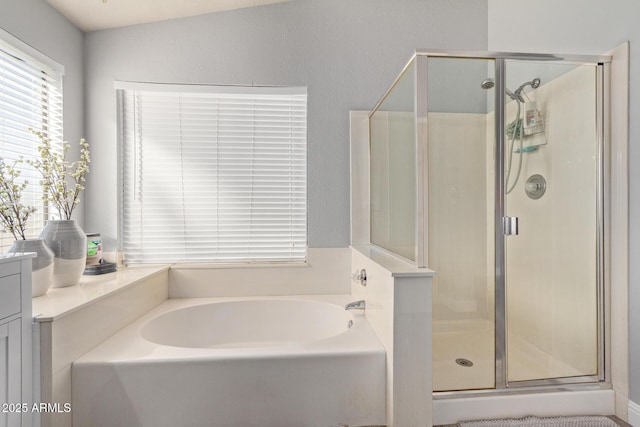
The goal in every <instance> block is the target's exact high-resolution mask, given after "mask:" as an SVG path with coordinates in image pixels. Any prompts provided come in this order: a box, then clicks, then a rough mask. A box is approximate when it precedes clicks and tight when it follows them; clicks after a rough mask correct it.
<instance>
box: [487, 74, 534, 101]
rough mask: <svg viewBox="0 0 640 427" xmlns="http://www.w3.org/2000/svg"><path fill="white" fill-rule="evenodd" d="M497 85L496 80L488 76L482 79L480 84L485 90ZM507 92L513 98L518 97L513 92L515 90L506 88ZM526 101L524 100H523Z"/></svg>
mask: <svg viewBox="0 0 640 427" xmlns="http://www.w3.org/2000/svg"><path fill="white" fill-rule="evenodd" d="M495 85H496V81H495V80H493V79H492V78H488V79H485V80H483V81H482V83H481V84H480V87H481V88H482V89H484V90H489V89H493V87H494V86H495ZM504 91H505V93H506V94H507V96H508V97H509V98H511V99H516V97H515V95H514V94H513V92H511V91H510V90H509V89H505V90H504ZM523 102H524V101H523Z"/></svg>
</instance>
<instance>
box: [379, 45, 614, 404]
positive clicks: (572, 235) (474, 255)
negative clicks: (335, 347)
mask: <svg viewBox="0 0 640 427" xmlns="http://www.w3.org/2000/svg"><path fill="white" fill-rule="evenodd" d="M609 64H610V58H609V57H604V56H557V55H543V54H511V53H469V52H456V53H451V52H443V51H428V52H427V51H418V52H416V54H415V55H414V56H413V58H412V59H411V61H410V62H409V63H408V65H407V66H406V67H405V68H404V70H403V71H402V73H401V74H400V76H399V77H398V78H397V80H396V81H395V82H394V84H393V85H392V87H391V88H390V89H389V91H388V92H387V93H386V94H385V96H384V97H383V98H382V100H381V101H380V102H379V103H378V104H377V105H376V107H375V108H374V109H373V111H372V112H371V113H370V115H369V138H370V162H369V169H370V177H369V179H370V183H369V186H370V221H371V226H370V240H371V244H372V245H374V246H376V247H378V248H381V249H382V250H385V251H388V252H391V253H393V254H395V255H397V256H400V257H402V258H404V259H405V260H407V261H409V262H411V263H413V264H415V265H417V266H419V267H428V268H430V269H432V270H434V271H436V273H437V276H436V277H435V279H434V288H433V390H434V392H435V393H436V394H435V396H436V399H437V398H438V397H437V396H438V395H443V396H451V395H458V394H461V395H462V394H465V393H466V394H473V393H476V394H477V393H484V392H487V391H494V390H506V389H517V390H520V391H523V390H526V389H538V390H539V389H540V388H545V387H549V388H552V387H556V388H557V387H558V385H561V386H562V387H564V388H567V387H580V385H582V386H585V385H591V386H593V385H594V384H596V385H597V384H599V383H603V382H605V381H606V379H607V372H606V369H605V368H606V363H605V362H606V360H605V347H606V336H605V321H604V320H605V307H606V306H607V300H606V299H607V295H608V294H607V280H606V278H607V258H606V251H605V247H606V242H607V239H608V236H607V233H606V230H607V227H606V221H607V220H608V218H607V217H606V215H605V209H604V202H605V197H606V194H605V191H604V188H605V184H606V179H607V178H606V172H607V171H606V165H607V164H608V159H607V158H606V157H607V156H608V151H607V120H608V119H607V114H606V113H607V103H606V99H607V96H608V95H607V93H606V92H607V90H608V87H609V84H608V81H607V80H608V78H609V77H608V76H609ZM574 384H578V386H573V385H574Z"/></svg>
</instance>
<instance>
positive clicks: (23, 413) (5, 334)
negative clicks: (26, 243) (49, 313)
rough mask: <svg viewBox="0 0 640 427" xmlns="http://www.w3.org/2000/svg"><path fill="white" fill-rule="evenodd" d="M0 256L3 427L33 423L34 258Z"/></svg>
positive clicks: (0, 408) (0, 425)
mask: <svg viewBox="0 0 640 427" xmlns="http://www.w3.org/2000/svg"><path fill="white" fill-rule="evenodd" d="M32 257H35V254H34V255H33V256H30V255H29V254H21V255H13V254H9V255H0V427H20V426H22V427H27V426H29V427H30V426H31V409H32V408H31V405H32V398H31V388H32V385H31V372H32V360H31V258H32Z"/></svg>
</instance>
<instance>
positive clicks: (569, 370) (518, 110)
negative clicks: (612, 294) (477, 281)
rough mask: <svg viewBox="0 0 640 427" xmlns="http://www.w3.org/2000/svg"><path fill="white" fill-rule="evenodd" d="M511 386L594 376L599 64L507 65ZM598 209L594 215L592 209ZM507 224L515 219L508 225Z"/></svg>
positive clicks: (599, 213) (596, 370)
mask: <svg viewBox="0 0 640 427" xmlns="http://www.w3.org/2000/svg"><path fill="white" fill-rule="evenodd" d="M505 64H506V90H505V92H506V94H505V100H506V101H505V102H506V104H505V145H504V146H505V158H504V164H505V166H504V172H505V215H506V216H507V217H512V218H517V234H516V230H508V229H507V230H506V233H505V234H509V232H511V233H512V235H508V236H505V248H506V250H505V262H506V265H505V282H506V328H507V336H506V341H507V345H506V352H507V382H508V383H509V385H517V384H514V383H518V382H523V381H525V382H527V383H521V384H522V385H530V384H532V383H531V381H535V380H543V379H554V378H556V379H557V378H567V380H566V382H574V381H580V379H581V378H583V377H590V378H591V380H593V377H595V376H597V375H598V374H599V373H600V372H599V364H598V360H599V358H598V354H599V344H598V342H599V330H598V317H599V312H598V302H599V298H601V294H600V292H599V279H598V278H599V275H600V274H601V266H600V265H599V264H598V259H599V258H600V257H599V256H598V251H599V244H600V239H601V237H600V236H599V232H601V227H600V225H599V224H601V220H602V211H601V207H600V205H599V203H598V202H597V201H598V200H599V197H598V196H599V194H598V192H599V191H600V190H599V188H600V180H601V174H600V166H599V164H600V161H601V160H600V159H601V154H600V142H601V141H600V138H599V136H598V132H599V131H600V126H599V124H598V123H597V121H596V117H597V116H598V114H597V99H598V83H597V82H598V77H599V71H598V66H597V65H594V64H588V65H575V64H566V63H565V64H560V63H548V62H547V63H544V62H534V61H516V60H512V61H506V62H505ZM599 210H600V211H599ZM511 224H513V225H515V220H513V221H512V222H511Z"/></svg>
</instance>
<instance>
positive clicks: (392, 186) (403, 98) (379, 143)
mask: <svg viewBox="0 0 640 427" xmlns="http://www.w3.org/2000/svg"><path fill="white" fill-rule="evenodd" d="M415 68H416V67H415V62H412V63H411V64H409V65H408V66H407V68H406V69H405V70H404V72H403V74H402V75H401V77H400V78H399V79H398V80H397V81H396V83H395V85H394V86H393V88H392V89H391V91H390V92H389V93H388V95H387V96H386V97H385V98H384V99H383V101H382V102H381V104H379V105H378V108H377V109H376V111H375V112H374V113H373V114H372V115H371V116H370V118H369V135H370V147H369V149H370V168H371V171H372V173H371V178H370V191H371V194H370V197H371V243H373V244H375V245H377V246H380V247H381V248H384V249H386V250H389V251H391V252H394V253H396V254H398V255H401V256H403V257H405V258H407V259H409V260H411V261H415V260H416V252H417V250H416V214H417V207H416V206H417V202H416V181H417V179H416V131H415V129H416V121H415V78H416V77H415Z"/></svg>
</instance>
